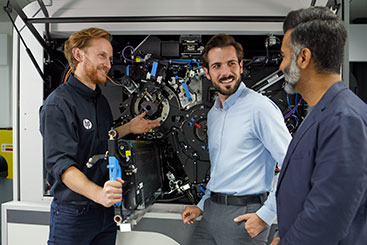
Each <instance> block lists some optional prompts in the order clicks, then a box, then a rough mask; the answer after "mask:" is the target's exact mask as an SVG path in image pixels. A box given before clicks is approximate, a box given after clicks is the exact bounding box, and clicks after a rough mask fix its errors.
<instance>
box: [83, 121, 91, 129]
mask: <svg viewBox="0 0 367 245" xmlns="http://www.w3.org/2000/svg"><path fill="white" fill-rule="evenodd" d="M83 126H84V128H85V129H91V128H92V122H91V121H89V120H88V119H84V120H83Z"/></svg>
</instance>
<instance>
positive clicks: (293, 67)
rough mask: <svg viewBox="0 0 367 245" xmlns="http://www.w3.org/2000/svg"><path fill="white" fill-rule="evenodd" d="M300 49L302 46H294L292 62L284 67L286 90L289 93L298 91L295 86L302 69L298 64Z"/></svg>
mask: <svg viewBox="0 0 367 245" xmlns="http://www.w3.org/2000/svg"><path fill="white" fill-rule="evenodd" d="M300 50H301V48H300V47H294V48H293V52H292V60H291V64H290V65H289V67H287V68H285V69H284V80H285V82H284V90H285V92H287V93H288V94H295V93H296V91H295V87H296V85H297V83H298V82H299V79H300V77H301V69H299V67H298V66H297V64H296V61H297V57H298V55H299V52H300Z"/></svg>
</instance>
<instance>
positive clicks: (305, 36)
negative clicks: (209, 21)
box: [272, 7, 367, 245]
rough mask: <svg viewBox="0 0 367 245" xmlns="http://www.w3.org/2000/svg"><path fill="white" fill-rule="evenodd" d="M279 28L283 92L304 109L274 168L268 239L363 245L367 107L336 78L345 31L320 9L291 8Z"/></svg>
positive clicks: (365, 240)
mask: <svg viewBox="0 0 367 245" xmlns="http://www.w3.org/2000/svg"><path fill="white" fill-rule="evenodd" d="M283 29H284V33H285V35H284V39H283V44H282V48H281V50H282V53H283V56H284V58H283V61H282V63H281V65H280V69H281V70H282V71H283V72H284V74H285V80H286V82H285V90H286V91H287V92H288V93H294V92H298V93H300V94H301V95H302V97H303V98H304V100H305V101H306V102H307V104H308V105H309V106H310V110H309V113H308V115H307V117H306V118H305V120H304V121H303V124H302V125H301V126H300V128H299V129H298V131H297V133H296V134H295V135H294V138H293V140H292V141H291V143H290V145H289V148H288V152H287V155H286V157H285V159H284V162H283V166H282V169H281V172H280V176H279V180H278V186H277V194H276V195H277V212H278V225H279V235H280V242H279V238H277V239H274V241H273V242H272V244H282V245H284V244H292V245H302V244H307V245H317V244H320V245H328V244H346V245H365V244H367V106H366V104H365V103H364V102H363V101H361V100H360V99H359V98H358V97H357V96H356V95H355V94H354V93H353V92H351V91H350V90H349V89H348V88H346V87H345V85H344V83H343V82H342V81H341V76H340V70H341V65H342V62H343V53H344V44H345V40H346V38H347V32H346V29H345V27H344V25H343V22H342V21H341V20H340V19H339V18H338V17H337V16H336V15H334V14H333V13H332V12H331V11H330V10H328V9H327V8H323V7H311V8H308V9H301V10H296V11H292V12H290V13H289V14H288V16H287V18H286V20H285V22H284V26H283Z"/></svg>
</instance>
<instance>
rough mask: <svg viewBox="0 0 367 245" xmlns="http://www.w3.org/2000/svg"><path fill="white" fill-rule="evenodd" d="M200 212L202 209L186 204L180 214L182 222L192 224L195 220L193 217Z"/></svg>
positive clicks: (197, 215)
mask: <svg viewBox="0 0 367 245" xmlns="http://www.w3.org/2000/svg"><path fill="white" fill-rule="evenodd" d="M202 213H203V211H202V210H201V209H200V208H198V207H197V206H188V207H186V208H185V210H184V211H183V212H182V214H181V216H182V221H183V222H184V224H193V223H194V222H195V219H196V218H197V217H199V216H200V215H201V214H202Z"/></svg>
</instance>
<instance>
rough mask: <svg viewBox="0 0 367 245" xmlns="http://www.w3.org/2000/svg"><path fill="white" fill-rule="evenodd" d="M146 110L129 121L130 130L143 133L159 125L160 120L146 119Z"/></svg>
mask: <svg viewBox="0 0 367 245" xmlns="http://www.w3.org/2000/svg"><path fill="white" fill-rule="evenodd" d="M145 114H146V112H143V113H141V114H140V115H138V116H136V117H134V118H133V119H131V121H130V122H129V131H130V133H134V134H142V133H146V132H148V131H149V130H151V129H152V128H155V127H159V126H160V125H161V124H160V123H159V122H158V121H154V120H145V119H144V117H145Z"/></svg>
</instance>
